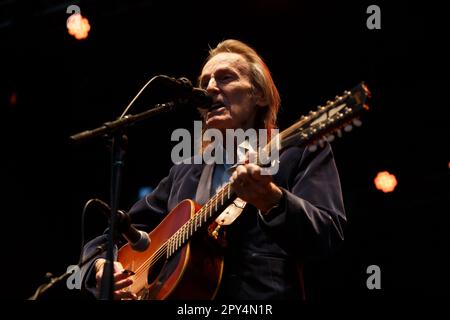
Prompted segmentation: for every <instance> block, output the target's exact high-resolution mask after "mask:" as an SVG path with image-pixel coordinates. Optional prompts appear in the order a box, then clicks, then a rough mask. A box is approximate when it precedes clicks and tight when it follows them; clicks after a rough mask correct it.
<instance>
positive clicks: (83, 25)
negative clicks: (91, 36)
mask: <svg viewBox="0 0 450 320" xmlns="http://www.w3.org/2000/svg"><path fill="white" fill-rule="evenodd" d="M67 30H68V32H69V34H70V35H72V36H74V37H75V38H76V39H78V40H82V39H86V38H87V37H88V33H89V30H91V26H90V24H89V21H88V19H87V18H85V17H83V16H82V15H81V14H79V13H75V14H73V15H71V16H70V17H69V18H68V19H67Z"/></svg>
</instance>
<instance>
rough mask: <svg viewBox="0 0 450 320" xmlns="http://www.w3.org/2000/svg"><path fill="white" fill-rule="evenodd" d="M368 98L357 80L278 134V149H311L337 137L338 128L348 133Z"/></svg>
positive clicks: (339, 130)
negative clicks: (338, 94)
mask: <svg viewBox="0 0 450 320" xmlns="http://www.w3.org/2000/svg"><path fill="white" fill-rule="evenodd" d="M368 97H370V91H369V89H368V88H367V86H366V85H365V84H364V82H361V83H360V84H358V85H357V86H356V87H354V88H353V89H352V90H351V91H345V92H344V93H343V94H342V95H341V96H336V97H335V99H334V100H333V101H328V102H327V103H326V104H325V105H323V106H319V107H318V108H317V110H315V111H310V112H309V114H308V115H306V116H302V117H301V118H300V120H299V121H298V122H297V123H295V124H294V125H292V126H291V127H289V128H288V129H286V130H284V131H283V132H282V133H281V134H280V143H281V148H284V147H287V146H289V145H292V144H295V145H309V148H310V150H311V151H314V150H315V149H317V145H323V144H324V142H325V140H326V141H329V142H331V141H333V140H334V139H335V136H336V135H337V136H338V137H341V136H342V131H345V132H349V131H351V130H352V128H353V126H355V127H359V126H361V124H362V122H361V120H360V119H359V116H360V114H361V113H362V112H363V111H366V110H369V107H368V106H367V105H366V104H365V102H366V99H367V98H368Z"/></svg>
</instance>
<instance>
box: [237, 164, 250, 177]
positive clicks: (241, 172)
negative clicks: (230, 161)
mask: <svg viewBox="0 0 450 320" xmlns="http://www.w3.org/2000/svg"><path fill="white" fill-rule="evenodd" d="M234 172H236V175H237V178H239V177H242V175H244V174H247V169H246V167H245V166H244V165H239V166H237V167H236V170H235V171H234Z"/></svg>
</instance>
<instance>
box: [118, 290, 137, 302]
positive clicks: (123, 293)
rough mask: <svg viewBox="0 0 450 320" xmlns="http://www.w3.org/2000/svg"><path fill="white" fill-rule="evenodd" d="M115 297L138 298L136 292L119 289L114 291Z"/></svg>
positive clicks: (119, 298)
mask: <svg viewBox="0 0 450 320" xmlns="http://www.w3.org/2000/svg"><path fill="white" fill-rule="evenodd" d="M114 299H115V300H121V299H129V300H137V296H136V294H135V293H133V292H130V291H124V290H117V291H114Z"/></svg>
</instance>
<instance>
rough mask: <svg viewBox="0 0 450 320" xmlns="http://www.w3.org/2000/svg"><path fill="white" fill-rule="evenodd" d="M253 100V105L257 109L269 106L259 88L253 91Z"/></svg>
mask: <svg viewBox="0 0 450 320" xmlns="http://www.w3.org/2000/svg"><path fill="white" fill-rule="evenodd" d="M253 98H254V99H255V105H257V106H258V107H265V106H267V105H268V104H269V103H268V101H267V99H266V97H265V96H264V93H263V92H262V90H261V89H259V88H255V89H254V92H253Z"/></svg>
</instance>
